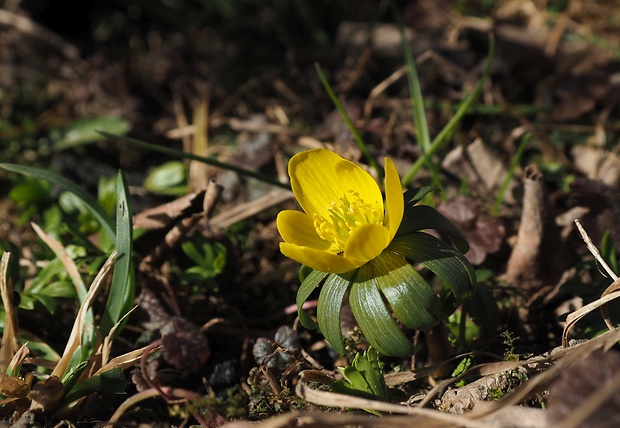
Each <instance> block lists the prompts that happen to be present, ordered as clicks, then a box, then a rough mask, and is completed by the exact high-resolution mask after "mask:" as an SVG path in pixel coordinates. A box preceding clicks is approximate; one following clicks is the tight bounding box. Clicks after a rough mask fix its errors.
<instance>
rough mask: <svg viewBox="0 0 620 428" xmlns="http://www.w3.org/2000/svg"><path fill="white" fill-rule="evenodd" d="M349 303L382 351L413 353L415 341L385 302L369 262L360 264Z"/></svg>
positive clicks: (360, 324)
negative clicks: (395, 319) (403, 330)
mask: <svg viewBox="0 0 620 428" xmlns="http://www.w3.org/2000/svg"><path fill="white" fill-rule="evenodd" d="M349 303H350V304H351V310H352V311H353V316H354V317H355V320H356V321H357V323H358V324H359V326H360V329H361V330H362V333H364V336H366V339H367V340H368V342H369V343H370V344H371V345H372V346H374V347H375V348H376V349H377V350H378V351H379V352H380V353H382V354H384V355H392V356H399V357H405V356H409V355H411V354H413V345H412V343H411V341H410V340H409V339H407V338H406V337H405V335H404V334H403V332H402V331H400V328H399V327H398V324H396V321H394V319H393V318H392V314H391V313H390V311H389V310H388V309H387V307H386V306H385V303H384V302H383V298H382V297H381V293H380V292H379V289H378V288H377V283H376V280H375V278H374V276H373V272H372V268H371V267H370V264H369V263H367V264H366V265H364V266H362V267H361V268H359V271H358V278H357V279H356V280H355V281H354V282H353V284H352V285H351V289H350V292H349Z"/></svg>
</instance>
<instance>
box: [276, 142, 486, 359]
mask: <svg viewBox="0 0 620 428" xmlns="http://www.w3.org/2000/svg"><path fill="white" fill-rule="evenodd" d="M288 171H289V175H290V178H291V186H292V189H293V193H294V195H295V198H296V199H297V201H298V202H299V205H301V207H302V209H303V210H304V211H305V213H303V212H300V211H292V210H285V211H282V212H281V213H280V214H279V215H278V219H277V225H278V230H279V231H280V234H281V235H282V238H283V239H284V242H282V243H281V244H280V249H281V251H282V253H283V254H284V255H285V256H287V257H289V258H291V259H293V260H295V261H297V262H299V263H301V264H303V265H305V266H307V267H309V268H311V272H310V273H309V274H308V275H306V276H305V278H304V279H303V282H302V284H301V287H300V289H299V291H298V293H297V307H298V310H299V316H300V320H301V322H302V324H303V325H304V326H305V327H306V328H316V324H315V323H314V321H313V320H312V319H311V318H310V317H309V316H308V315H307V314H306V313H305V312H304V311H303V310H302V309H301V308H302V305H303V304H304V302H305V301H306V299H308V297H309V296H310V294H311V293H312V291H313V290H314V289H316V288H317V287H319V286H321V284H322V289H321V292H320V294H319V300H318V307H317V314H318V315H317V318H318V327H319V328H320V330H321V332H322V333H323V335H324V336H325V338H326V339H327V340H328V341H329V342H330V343H331V344H332V346H333V347H334V348H335V349H336V350H337V351H338V352H340V353H341V354H344V352H345V347H344V343H343V339H342V333H341V329H340V310H341V307H342V304H343V300H344V299H345V296H346V295H347V293H348V296H349V303H350V305H351V309H352V311H353V315H354V316H355V319H356V321H357V323H358V324H359V326H360V328H361V330H362V332H363V333H364V335H365V336H366V338H367V340H368V341H369V342H370V344H371V345H372V346H374V347H375V348H376V349H377V350H378V351H379V352H380V353H382V354H384V355H399V356H404V355H411V354H412V353H413V346H412V343H411V341H410V340H409V339H408V338H407V337H406V336H405V334H404V333H403V332H402V331H401V329H400V327H399V325H398V323H397V322H396V320H395V319H394V318H393V317H392V312H393V313H394V314H395V315H396V317H397V318H398V319H399V320H400V321H401V322H402V324H404V325H405V326H406V327H409V328H412V329H422V328H428V327H431V326H433V325H435V324H436V323H438V322H439V320H440V319H442V318H444V317H447V316H449V315H450V314H451V313H452V312H453V311H454V310H455V309H456V307H457V306H458V305H459V304H460V303H461V302H463V301H465V300H466V299H468V298H469V297H470V296H471V294H472V293H473V288H474V284H475V275H474V271H473V268H472V267H471V265H470V264H469V262H468V261H467V259H466V258H465V257H464V256H463V254H462V252H466V251H467V249H468V247H467V242H466V241H465V238H464V237H463V235H462V234H461V233H460V232H459V231H458V229H457V228H456V227H455V226H454V225H453V224H452V223H450V222H449V221H448V220H447V219H446V218H445V217H443V216H442V215H441V214H440V213H438V212H437V211H435V210H434V209H433V208H431V207H428V206H425V205H417V206H416V205H415V204H416V203H418V202H419V201H420V200H421V199H422V198H423V197H424V195H426V194H427V193H428V192H429V191H430V189H429V188H426V189H419V190H416V191H409V192H407V193H405V194H403V192H402V187H401V184H400V178H399V176H398V172H397V170H396V167H395V166H394V163H393V162H392V161H391V160H390V159H385V183H384V188H385V201H384V199H383V197H382V195H381V190H380V188H379V186H378V184H377V182H376V181H375V180H374V179H373V178H372V176H371V175H370V174H368V173H367V172H366V171H365V170H363V169H362V168H361V167H360V166H358V165H356V164H355V163H353V162H351V161H349V160H346V159H343V158H342V157H340V156H339V155H337V154H336V153H334V152H332V151H330V150H327V149H315V150H308V151H304V152H301V153H299V154H297V155H295V156H293V157H292V158H291V160H290V162H289V166H288ZM426 229H434V230H436V231H438V232H440V233H443V234H445V235H447V236H449V237H450V238H451V240H452V241H453V242H454V244H455V246H456V248H454V247H453V246H452V245H450V244H448V243H446V242H444V241H442V240H440V239H438V238H436V237H435V236H433V235H430V234H428V233H425V232H423V230H426ZM418 264H420V265H422V266H424V267H426V268H428V269H429V270H430V271H431V272H433V273H434V274H435V275H436V276H437V277H438V278H440V279H441V280H442V282H443V284H444V286H443V287H442V289H441V290H437V291H438V292H437V293H436V292H435V291H434V290H433V289H431V286H430V285H429V284H428V283H427V281H426V280H425V279H424V277H423V276H422V274H421V273H420V272H419V271H418V269H416V267H417V265H418Z"/></svg>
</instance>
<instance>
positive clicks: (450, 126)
mask: <svg viewBox="0 0 620 428" xmlns="http://www.w3.org/2000/svg"><path fill="white" fill-rule="evenodd" d="M494 55H495V39H494V38H493V37H492V36H490V37H489V53H488V55H487V59H486V63H485V65H484V71H483V72H482V76H480V80H478V83H476V86H475V87H474V89H473V90H472V91H471V93H470V94H469V95H467V97H465V98H464V99H463V102H462V103H461V105H460V106H459V108H458V109H457V111H456V113H455V114H454V116H452V119H450V121H449V122H448V123H447V124H446V126H445V127H444V128H443V129H442V130H441V131H440V132H439V134H437V136H436V137H435V138H434V139H433V141H432V142H431V145H430V147H429V150H428V153H427V156H432V155H433V154H434V153H435V152H436V151H437V149H439V147H441V145H442V144H443V143H444V142H445V141H446V139H447V138H448V136H449V135H452V133H453V132H454V129H455V128H456V126H457V125H458V123H459V122H460V121H461V119H462V118H463V116H465V113H467V112H468V111H469V109H470V108H471V106H472V104H473V103H474V101H476V99H477V98H478V95H480V92H481V91H482V86H483V85H484V82H486V80H487V78H488V77H489V73H490V72H491V64H492V63H493V56H494ZM424 162H425V158H424V157H421V158H420V159H418V160H417V161H416V162H415V163H414V164H413V165H412V166H411V168H410V169H409V171H407V173H406V174H405V176H404V177H403V179H402V183H403V186H407V185H408V184H409V183H410V182H411V180H412V179H413V177H415V175H416V174H417V173H418V171H420V169H421V168H422V165H423V164H424Z"/></svg>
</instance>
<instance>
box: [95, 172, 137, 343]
mask: <svg viewBox="0 0 620 428" xmlns="http://www.w3.org/2000/svg"><path fill="white" fill-rule="evenodd" d="M116 186H117V192H116V194H117V202H116V251H117V253H118V258H117V260H116V263H115V264H114V273H113V274H112V285H111V286H110V294H109V296H108V301H107V303H106V307H105V310H104V313H103V316H102V320H101V332H102V333H103V334H104V335H107V334H108V332H109V331H110V329H111V328H112V327H113V326H114V325H115V324H116V323H117V322H118V321H119V320H120V319H121V318H122V317H123V316H124V315H125V313H127V311H129V310H130V309H131V306H132V305H133V299H134V296H135V281H134V272H133V269H132V262H131V257H132V242H133V239H132V238H133V237H132V235H133V225H132V218H131V206H130V203H129V188H128V186H127V181H126V180H125V176H124V175H123V173H122V172H120V171H119V173H118V177H117V182H116Z"/></svg>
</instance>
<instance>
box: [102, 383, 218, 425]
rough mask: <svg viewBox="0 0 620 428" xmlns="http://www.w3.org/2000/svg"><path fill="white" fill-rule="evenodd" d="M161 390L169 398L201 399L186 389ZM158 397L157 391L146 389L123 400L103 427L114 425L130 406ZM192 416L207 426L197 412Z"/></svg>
mask: <svg viewBox="0 0 620 428" xmlns="http://www.w3.org/2000/svg"><path fill="white" fill-rule="evenodd" d="M162 389H163V390H164V392H165V393H166V395H167V396H171V397H175V398H182V399H186V400H190V401H200V400H202V398H203V396H202V395H200V394H197V393H195V392H193V391H189V390H186V389H180V388H171V387H168V386H164V387H162ZM159 395H160V393H159V391H157V390H155V389H147V390H145V391H141V392H138V393H137V394H134V395H132V396H131V397H129V398H128V399H127V400H125V401H124V402H123V404H121V405H120V406H118V408H117V409H116V411H115V412H114V414H113V415H112V416H111V417H110V420H109V421H108V424H107V425H106V426H105V428H112V427H113V426H114V425H116V423H117V422H118V420H119V419H120V418H121V416H123V413H125V412H126V411H127V409H129V408H130V407H131V406H134V405H136V404H138V403H139V402H141V401H144V400H147V399H149V398H154V397H158V396H159ZM192 416H194V418H196V420H197V421H198V422H200V425H201V426H203V427H206V426H207V424H206V423H205V421H204V420H203V418H202V417H201V416H200V415H199V414H198V413H197V412H193V413H192Z"/></svg>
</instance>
